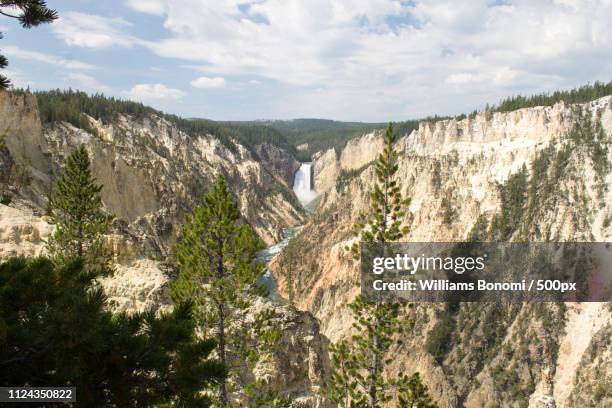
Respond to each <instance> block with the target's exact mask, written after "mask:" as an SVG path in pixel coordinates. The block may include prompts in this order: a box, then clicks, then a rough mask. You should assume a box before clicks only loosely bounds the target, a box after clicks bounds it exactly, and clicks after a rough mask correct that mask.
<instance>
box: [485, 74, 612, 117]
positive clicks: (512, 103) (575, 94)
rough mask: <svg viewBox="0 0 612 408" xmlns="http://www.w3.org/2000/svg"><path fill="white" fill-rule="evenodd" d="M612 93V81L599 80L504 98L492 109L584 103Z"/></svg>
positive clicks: (509, 109)
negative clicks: (546, 91) (567, 87)
mask: <svg viewBox="0 0 612 408" xmlns="http://www.w3.org/2000/svg"><path fill="white" fill-rule="evenodd" d="M608 95H612V81H610V82H607V83H606V82H599V81H596V82H594V83H593V84H588V85H584V86H581V87H578V88H574V89H570V90H569V91H555V92H553V93H552V94H551V93H541V94H537V95H532V96H520V95H517V96H512V97H510V98H506V99H504V100H502V101H501V102H500V103H499V105H497V106H496V107H493V108H492V109H491V110H493V111H495V112H509V111H513V110H517V109H521V108H531V107H534V106H552V105H554V104H555V103H557V102H561V101H563V102H565V103H584V102H589V101H592V100H595V99H598V98H602V97H604V96H608Z"/></svg>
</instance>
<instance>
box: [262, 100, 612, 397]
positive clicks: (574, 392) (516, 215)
mask: <svg viewBox="0 0 612 408" xmlns="http://www.w3.org/2000/svg"><path fill="white" fill-rule="evenodd" d="M611 133H612V97H605V98H602V99H599V100H596V101H593V102H591V103H586V104H583V105H575V106H570V105H566V104H564V103H558V104H556V105H554V106H552V107H535V108H528V109H520V110H517V111H513V112H508V113H491V112H483V113H479V114H478V115H476V116H475V117H473V118H466V119H463V120H459V121H458V120H454V119H451V120H443V121H439V122H436V123H427V122H424V123H421V125H420V126H419V128H418V130H415V131H413V132H411V133H410V134H408V135H404V136H403V137H401V138H400V139H399V140H398V142H397V145H396V147H397V148H398V149H399V150H400V151H401V152H402V154H401V157H400V162H399V172H398V174H399V179H400V180H401V186H402V191H403V192H404V193H405V194H407V195H409V196H410V197H412V202H411V205H410V216H409V219H408V221H407V225H408V226H409V227H410V233H409V234H408V235H407V236H406V237H405V240H406V241H459V240H465V239H468V237H472V238H475V239H480V240H487V239H501V240H534V241H547V240H552V241H564V240H582V241H611V240H612V226H611V225H610V224H611V221H612V192H611V188H610V187H611V186H612V174H611V173H610V171H611V166H610V163H611V162H612V151H611V150H610V148H609V146H610V141H611V137H612V136H611ZM368 139H369V140H370V142H369V143H367V142H365V141H366V140H368ZM359 143H364V144H362V145H361V146H360V149H359V151H360V152H363V154H362V155H361V156H360V157H359V159H358V160H357V161H356V163H355V164H354V165H353V166H352V168H350V170H349V171H346V170H345V169H347V167H346V164H342V160H341V158H342V157H343V155H345V154H346V156H349V155H351V156H353V155H354V151H353V152H351V153H348V152H346V153H345V152H339V153H338V154H332V153H330V152H324V153H321V154H320V155H318V156H317V158H316V160H315V162H314V166H315V169H316V170H315V186H319V188H320V189H321V190H325V191H324V194H323V195H322V198H321V201H320V204H319V205H320V207H319V209H318V211H317V213H316V214H315V215H313V217H312V218H311V219H310V220H309V222H308V223H307V224H306V225H305V226H304V227H303V228H302V230H301V231H300V234H299V235H298V237H297V240H298V247H299V248H300V249H301V254H302V259H303V261H301V262H300V266H299V267H298V270H297V271H296V278H295V281H296V286H297V288H296V294H295V299H296V303H297V304H298V307H300V308H303V309H305V310H310V311H311V312H312V313H314V314H315V316H317V317H318V318H319V319H320V320H321V327H322V330H323V332H324V333H325V334H326V335H327V336H328V337H329V338H330V340H331V341H337V340H338V339H340V338H344V337H347V336H348V335H350V333H351V320H350V314H349V311H348V309H347V307H346V305H347V303H348V302H350V301H351V299H353V297H354V296H355V295H356V293H357V292H358V287H357V286H355V283H356V282H357V280H358V276H359V274H358V269H357V268H358V265H357V264H356V263H355V262H353V261H352V260H351V259H350V256H349V255H348V254H347V253H346V251H345V250H344V247H345V246H346V245H347V244H348V243H350V239H351V236H350V228H351V226H352V224H353V222H354V221H355V220H356V217H357V215H358V214H359V213H360V212H361V211H363V210H365V209H366V208H367V206H368V203H369V198H368V192H369V191H370V189H371V187H372V185H373V181H374V174H373V169H372V166H369V165H367V163H368V161H369V160H371V159H373V158H374V157H375V155H376V154H377V152H378V151H380V147H379V143H380V142H378V141H377V140H376V139H374V138H371V137H370V136H367V137H364V138H362V139H361V141H360V140H357V141H355V144H359ZM364 155H365V156H367V157H365V156H364ZM364 163H365V166H363V167H360V166H361V165H363V164H364ZM343 170H345V171H344V175H343V176H341V173H342V171H343ZM317 177H318V178H319V180H318V181H317ZM510 190H512V191H513V192H514V191H515V190H516V191H518V196H519V197H520V203H519V204H518V205H517V206H511V205H507V204H508V203H507V202H505V197H507V195H508V194H507V193H508V191H510ZM284 267H285V266H284V265H282V264H281V262H280V260H277V262H276V264H275V265H273V271H274V273H275V274H276V275H277V276H278V278H279V287H280V288H281V289H283V288H284V287H285V282H284V280H283V276H282V270H283V268H284ZM405 313H406V316H405V317H406V318H410V319H412V320H413V321H414V323H415V326H414V331H413V332H412V333H411V335H409V336H407V337H406V339H404V340H405V341H404V344H403V346H401V347H400V348H398V349H397V350H396V351H394V357H395V360H394V369H395V370H397V371H398V372H399V371H403V372H406V371H409V372H410V371H420V372H421V374H422V375H423V376H424V378H425V381H426V382H427V384H428V385H429V387H430V389H431V390H432V394H433V395H434V396H435V399H436V401H437V402H438V403H439V404H440V406H442V407H458V406H468V407H482V406H508V407H511V406H528V405H529V404H530V403H531V404H532V406H538V405H537V404H542V403H544V402H546V401H548V402H551V401H553V403H556V406H558V407H563V406H582V405H580V404H579V403H577V402H576V401H579V400H582V401H598V402H597V403H602V404H604V405H602V406H605V404H606V403H609V401H610V399H609V398H610V396H609V395H607V396H606V394H605V393H604V394H602V392H601V387H602V386H601V385H599V386H598V385H597V384H595V383H594V382H592V381H595V380H594V379H593V378H592V377H589V376H588V374H587V373H588V368H587V367H592V366H593V367H597V369H598V370H600V371H601V370H604V371H605V373H606V376H607V378H609V376H610V371H609V369H610V366H609V364H608V363H609V358H608V359H607V361H608V363H605V361H606V358H607V357H606V356H607V355H608V354H606V353H609V350H608V347H609V346H607V345H606V344H604V345H601V340H599V343H597V341H598V340H597V339H600V338H601V335H602V334H601V333H602V331H604V330H606V327H609V324H610V322H612V315H611V314H610V310H609V308H607V307H606V306H605V305H603V304H592V305H564V304H558V305H556V304H544V303H539V304H515V305H502V304H470V303H464V304H461V305H460V307H459V308H458V310H456V311H455V310H453V311H448V310H446V309H445V308H444V307H443V305H439V304H438V305H436V304H431V305H426V304H419V305H417V306H416V307H415V308H413V309H407V310H406V311H405ZM598 344H599V345H598ZM589 353H594V355H593V356H589ZM602 361H604V362H602ZM577 372H578V373H579V374H578V375H576V373H577ZM588 378H591V382H589V380H588ZM597 381H600V380H597ZM606 381H608V380H605V381H604V382H603V383H602V384H604V386H605V384H608V382H606ZM596 390H599V391H596ZM597 392H598V394H597V395H594V394H595V393H597ZM602 395H603V396H602ZM606 398H607V399H606ZM530 401H531V402H530ZM542 401H544V402H542ZM571 401H574V402H573V403H572V402H571ZM572 404H573V405H572ZM542 406H545V405H542ZM549 406H553V405H549Z"/></svg>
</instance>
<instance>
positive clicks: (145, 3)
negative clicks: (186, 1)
mask: <svg viewBox="0 0 612 408" xmlns="http://www.w3.org/2000/svg"><path fill="white" fill-rule="evenodd" d="M127 5H128V7H130V8H132V9H133V10H136V11H140V12H142V13H148V14H157V15H160V14H164V11H165V10H166V6H165V4H164V1H163V0H127Z"/></svg>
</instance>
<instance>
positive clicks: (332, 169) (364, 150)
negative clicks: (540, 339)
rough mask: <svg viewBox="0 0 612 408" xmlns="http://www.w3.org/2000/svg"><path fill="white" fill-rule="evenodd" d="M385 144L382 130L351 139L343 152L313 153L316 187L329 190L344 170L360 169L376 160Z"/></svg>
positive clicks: (318, 189)
mask: <svg viewBox="0 0 612 408" xmlns="http://www.w3.org/2000/svg"><path fill="white" fill-rule="evenodd" d="M382 146H383V138H382V131H374V132H371V133H367V134H365V135H363V136H361V137H358V138H355V139H351V140H349V141H348V142H347V143H346V145H345V146H344V148H343V149H342V151H341V152H336V150H335V149H333V148H332V149H329V150H326V151H324V152H318V153H315V154H314V155H313V172H314V189H315V190H316V191H317V192H323V191H327V190H329V189H331V188H333V187H334V186H335V184H336V179H337V178H338V176H340V174H341V173H342V172H343V171H350V170H356V169H359V168H361V167H363V166H365V165H366V164H368V163H370V162H371V161H373V160H375V159H376V157H377V156H378V154H379V153H380V151H381V150H382Z"/></svg>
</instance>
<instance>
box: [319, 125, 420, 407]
mask: <svg viewBox="0 0 612 408" xmlns="http://www.w3.org/2000/svg"><path fill="white" fill-rule="evenodd" d="M394 142H395V135H394V132H393V125H392V124H389V127H388V128H387V131H386V133H385V136H384V148H383V151H382V153H381V154H380V155H379V156H378V158H377V160H376V162H375V164H374V172H375V175H376V183H375V185H374V187H373V189H372V192H371V193H370V211H369V213H367V214H362V215H361V216H360V219H359V221H358V222H357V223H356V224H355V226H354V233H355V235H356V236H357V237H358V239H357V240H356V241H355V243H354V244H353V246H352V247H351V251H352V253H353V256H354V257H355V258H356V259H357V258H359V256H360V247H359V244H360V243H377V244H380V245H381V247H382V248H383V249H384V248H385V244H386V243H389V242H394V241H398V240H399V239H400V238H402V237H403V236H404V235H405V234H406V233H407V232H408V229H407V227H405V228H402V227H401V226H402V223H403V221H404V218H405V215H406V208H407V207H408V204H409V202H410V201H409V198H407V197H403V196H402V194H401V191H400V185H399V183H398V182H397V179H396V175H397V171H398V163H397V162H398V157H399V153H398V152H397V151H396V150H395V148H394V146H393V144H394ZM349 307H350V309H351V313H352V316H353V319H354V323H353V326H354V332H355V335H353V336H352V337H351V341H350V342H347V341H343V342H340V343H338V344H336V345H334V346H333V347H331V354H332V375H331V379H330V383H329V386H328V389H327V395H328V397H329V398H330V399H331V400H332V401H334V402H336V403H338V404H339V405H340V406H342V407H369V408H377V407H380V406H382V405H383V404H387V403H389V402H390V401H392V400H393V399H394V398H395V399H396V402H397V403H399V402H400V397H402V398H404V399H407V398H408V397H407V396H405V395H404V396H402V393H404V394H405V393H406V392H412V390H414V389H417V390H419V391H422V390H423V388H418V387H417V388H415V387H412V388H411V387H409V385H414V383H415V381H417V380H418V381H420V377H418V376H417V377H406V376H399V377H398V378H389V376H388V373H387V372H386V368H387V366H388V365H389V364H390V363H391V361H392V358H391V356H390V355H389V352H390V350H391V347H392V346H393V345H394V344H399V341H398V340H397V339H398V338H399V337H400V336H401V334H402V333H403V332H404V330H405V329H406V328H407V327H408V324H407V323H406V322H404V321H403V320H402V318H401V316H400V312H401V305H400V304H399V303H397V302H383V299H382V296H381V293H380V292H377V295H376V299H374V301H373V302H368V301H366V300H365V299H363V298H362V297H361V296H357V298H356V299H355V300H354V301H353V302H352V303H351V304H350V305H349ZM415 378H416V380H415ZM411 381H412V382H411ZM424 390H425V392H426V387H425V388H424Z"/></svg>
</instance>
